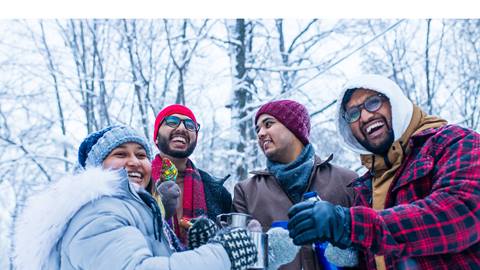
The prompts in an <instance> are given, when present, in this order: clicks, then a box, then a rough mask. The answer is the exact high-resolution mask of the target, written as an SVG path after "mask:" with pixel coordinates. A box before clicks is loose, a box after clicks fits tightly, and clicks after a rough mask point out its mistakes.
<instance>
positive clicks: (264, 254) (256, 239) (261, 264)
mask: <svg viewBox="0 0 480 270" xmlns="http://www.w3.org/2000/svg"><path fill="white" fill-rule="evenodd" d="M248 234H249V235H250V237H251V238H252V240H253V243H254V244H255V246H256V247H257V262H255V263H254V264H252V265H249V266H248V267H247V269H267V267H268V234H266V233H263V232H252V231H249V232H248Z"/></svg>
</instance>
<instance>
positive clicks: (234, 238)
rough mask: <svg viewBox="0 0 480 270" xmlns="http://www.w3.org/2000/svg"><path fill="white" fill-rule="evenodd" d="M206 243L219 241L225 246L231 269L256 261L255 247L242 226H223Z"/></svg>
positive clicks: (241, 267) (237, 269)
mask: <svg viewBox="0 0 480 270" xmlns="http://www.w3.org/2000/svg"><path fill="white" fill-rule="evenodd" d="M208 243H219V244H221V245H222V246H223V248H225V251H226V252H227V254H228V257H229V258H230V263H231V264H232V270H243V269H247V267H248V266H249V265H252V264H254V263H255V262H256V261H257V248H256V247H255V244H254V243H253V241H252V238H250V236H248V233H247V230H245V229H243V228H224V229H222V230H220V231H218V232H217V234H216V235H215V236H214V237H213V238H212V239H211V240H209V241H208Z"/></svg>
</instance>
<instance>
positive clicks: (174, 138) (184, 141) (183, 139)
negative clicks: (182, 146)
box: [172, 136, 187, 143]
mask: <svg viewBox="0 0 480 270" xmlns="http://www.w3.org/2000/svg"><path fill="white" fill-rule="evenodd" d="M172 141H179V142H183V143H187V140H185V138H184V137H180V136H175V137H173V138H172Z"/></svg>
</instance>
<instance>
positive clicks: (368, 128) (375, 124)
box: [367, 122, 383, 133]
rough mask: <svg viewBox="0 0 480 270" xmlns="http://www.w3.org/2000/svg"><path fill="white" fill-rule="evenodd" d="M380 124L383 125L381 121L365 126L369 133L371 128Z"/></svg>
mask: <svg viewBox="0 0 480 270" xmlns="http://www.w3.org/2000/svg"><path fill="white" fill-rule="evenodd" d="M381 126H383V123H382V122H375V123H373V124H372V125H370V126H369V127H367V133H370V132H371V131H372V129H374V128H377V127H381Z"/></svg>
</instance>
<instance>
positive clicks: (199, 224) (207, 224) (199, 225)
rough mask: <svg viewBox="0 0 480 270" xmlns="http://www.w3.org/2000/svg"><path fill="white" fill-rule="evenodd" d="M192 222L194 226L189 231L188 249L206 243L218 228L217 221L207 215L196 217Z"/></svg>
mask: <svg viewBox="0 0 480 270" xmlns="http://www.w3.org/2000/svg"><path fill="white" fill-rule="evenodd" d="M190 222H191V223H192V226H191V227H190V229H189V230H188V233H187V238H188V249H194V248H198V247H199V246H201V245H204V244H206V243H207V242H208V240H209V239H210V238H212V236H213V235H215V233H216V232H217V230H218V228H217V225H216V224H215V222H213V221H212V220H211V219H209V218H206V217H200V218H195V219H192V220H190Z"/></svg>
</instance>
